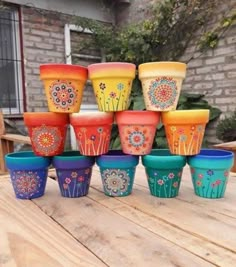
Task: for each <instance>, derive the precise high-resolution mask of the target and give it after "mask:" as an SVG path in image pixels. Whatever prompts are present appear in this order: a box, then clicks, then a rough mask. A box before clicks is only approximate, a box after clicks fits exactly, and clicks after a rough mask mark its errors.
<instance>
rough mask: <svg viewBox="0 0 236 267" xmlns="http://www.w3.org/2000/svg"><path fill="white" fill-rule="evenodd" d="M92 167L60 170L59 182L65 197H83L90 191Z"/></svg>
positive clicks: (58, 173) (58, 172) (58, 174)
mask: <svg viewBox="0 0 236 267" xmlns="http://www.w3.org/2000/svg"><path fill="white" fill-rule="evenodd" d="M91 175H92V168H87V169H79V170H58V171H57V177H58V183H59V187H60V191H61V195H62V196H63V197H70V198H74V197H82V196H86V195H87V194H88V191H89V185H90V180H91Z"/></svg>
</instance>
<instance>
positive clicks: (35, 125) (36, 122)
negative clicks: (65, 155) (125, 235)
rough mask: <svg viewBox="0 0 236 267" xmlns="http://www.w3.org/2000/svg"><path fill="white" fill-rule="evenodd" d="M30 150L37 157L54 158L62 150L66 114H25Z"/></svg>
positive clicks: (65, 129)
mask: <svg viewBox="0 0 236 267" xmlns="http://www.w3.org/2000/svg"><path fill="white" fill-rule="evenodd" d="M24 123H25V125H26V126H27V127H28V130H29V136H30V140H31V144H32V149H33V151H34V153H35V154H36V155H37V156H55V155H59V154H61V153H62V152H63V150H64V145H65V139H66V131H67V127H68V123H69V115H68V114H59V113H53V112H25V113H24Z"/></svg>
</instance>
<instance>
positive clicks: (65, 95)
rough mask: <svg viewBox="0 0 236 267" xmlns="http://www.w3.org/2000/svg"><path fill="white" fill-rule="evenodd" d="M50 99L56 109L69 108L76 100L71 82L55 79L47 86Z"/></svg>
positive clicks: (75, 91)
mask: <svg viewBox="0 0 236 267" xmlns="http://www.w3.org/2000/svg"><path fill="white" fill-rule="evenodd" d="M49 93H50V96H51V100H52V101H53V103H54V105H55V106H56V108H57V109H63V110H66V109H67V110H70V108H71V106H73V105H74V104H75V103H76V102H77V100H76V99H77V90H76V89H75V87H74V86H73V85H72V83H71V82H68V81H63V80H57V81H56V82H54V83H52V84H51V86H50V87H49Z"/></svg>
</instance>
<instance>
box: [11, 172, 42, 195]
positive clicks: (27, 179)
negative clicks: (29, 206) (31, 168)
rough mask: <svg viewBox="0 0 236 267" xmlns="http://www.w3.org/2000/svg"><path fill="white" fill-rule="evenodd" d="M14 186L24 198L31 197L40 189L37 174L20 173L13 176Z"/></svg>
mask: <svg viewBox="0 0 236 267" xmlns="http://www.w3.org/2000/svg"><path fill="white" fill-rule="evenodd" d="M13 186H14V188H16V190H17V191H18V192H19V194H21V195H22V196H26V197H31V196H32V195H33V194H35V193H36V192H37V190H38V188H39V187H40V178H39V176H38V175H37V173H36V172H27V171H20V172H17V173H15V174H14V175H13Z"/></svg>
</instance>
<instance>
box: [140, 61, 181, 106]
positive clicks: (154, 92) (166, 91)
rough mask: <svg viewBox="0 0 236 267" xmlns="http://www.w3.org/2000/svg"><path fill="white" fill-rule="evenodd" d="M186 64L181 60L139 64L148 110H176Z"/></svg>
mask: <svg viewBox="0 0 236 267" xmlns="http://www.w3.org/2000/svg"><path fill="white" fill-rule="evenodd" d="M185 76H186V64H184V63H181V62H150V63H144V64H141V65H139V79H140V80H141V82H142V89H143V96H144V101H145V106H146V109H147V110H153V111H170V110H176V106H177V103H178V100H179V95H180V91H181V88H182V81H183V79H184V78H185Z"/></svg>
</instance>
